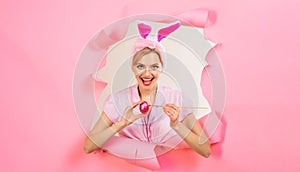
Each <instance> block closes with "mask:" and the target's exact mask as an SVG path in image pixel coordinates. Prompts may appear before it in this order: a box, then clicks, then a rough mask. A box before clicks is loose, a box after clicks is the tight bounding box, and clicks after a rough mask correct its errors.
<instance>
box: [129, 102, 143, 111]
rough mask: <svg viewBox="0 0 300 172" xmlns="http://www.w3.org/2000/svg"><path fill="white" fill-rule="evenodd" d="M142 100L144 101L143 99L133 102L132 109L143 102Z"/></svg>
mask: <svg viewBox="0 0 300 172" xmlns="http://www.w3.org/2000/svg"><path fill="white" fill-rule="evenodd" d="M142 102H143V101H142V100H141V101H138V102H135V103H132V104H131V108H132V109H133V108H135V107H136V106H137V105H139V104H141V103H142Z"/></svg>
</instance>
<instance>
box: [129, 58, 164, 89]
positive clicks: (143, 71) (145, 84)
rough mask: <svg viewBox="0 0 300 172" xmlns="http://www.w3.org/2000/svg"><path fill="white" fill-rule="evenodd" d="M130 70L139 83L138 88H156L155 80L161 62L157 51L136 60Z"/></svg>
mask: <svg viewBox="0 0 300 172" xmlns="http://www.w3.org/2000/svg"><path fill="white" fill-rule="evenodd" d="M132 71H133V72H134V74H135V78H136V80H137V83H138V85H139V88H140V90H154V89H156V85H157V80H158V78H159V75H160V72H161V71H162V64H161V61H160V58H159V56H158V54H157V53H155V52H150V53H149V54H146V55H144V56H143V57H141V58H140V59H139V60H137V61H136V62H135V63H134V64H133V66H132Z"/></svg>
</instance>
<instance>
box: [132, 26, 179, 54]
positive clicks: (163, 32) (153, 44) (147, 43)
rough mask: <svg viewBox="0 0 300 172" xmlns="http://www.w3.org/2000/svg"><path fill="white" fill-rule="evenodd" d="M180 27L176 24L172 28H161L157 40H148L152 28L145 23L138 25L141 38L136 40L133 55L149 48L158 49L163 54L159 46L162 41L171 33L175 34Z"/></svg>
mask: <svg viewBox="0 0 300 172" xmlns="http://www.w3.org/2000/svg"><path fill="white" fill-rule="evenodd" d="M179 27H180V23H179V22H176V23H175V24H172V25H170V26H167V27H164V28H161V29H159V30H158V32H157V37H156V38H157V40H151V39H147V37H148V35H149V34H150V33H151V30H152V28H151V26H149V25H147V24H145V23H139V24H138V30H139V34H140V38H139V39H137V40H136V42H135V47H134V51H133V55H135V54H136V53H137V52H138V51H141V50H142V49H144V48H146V47H148V48H150V49H157V50H158V51H159V52H162V47H161V45H159V43H160V42H161V40H163V39H164V38H166V37H167V36H168V35H169V34H170V33H172V32H174V31H175V30H176V29H178V28H179Z"/></svg>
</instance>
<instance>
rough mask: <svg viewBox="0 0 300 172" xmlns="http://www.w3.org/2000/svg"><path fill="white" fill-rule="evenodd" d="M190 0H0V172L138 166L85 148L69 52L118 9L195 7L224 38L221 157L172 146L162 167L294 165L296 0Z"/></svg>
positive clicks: (298, 82)
mask: <svg viewBox="0 0 300 172" xmlns="http://www.w3.org/2000/svg"><path fill="white" fill-rule="evenodd" d="M189 1H190V2H188V3H187V1H184V0H181V1H179V2H177V1H176V3H174V2H175V1H174V0H173V1H171V0H153V1H151V3H145V1H134V0H126V1H124V0H114V1H110V2H111V3H109V4H106V5H105V4H104V3H103V2H101V1H97V0H89V1H80V0H72V1H71V0H69V1H64V2H61V1H58V0H53V1H47V2H44V1H38V0H29V1H26V2H25V1H24V2H22V1H6V2H4V1H0V47H1V50H0V57H1V58H0V78H1V84H0V90H1V96H0V101H1V104H0V108H1V119H0V127H1V130H0V133H1V138H2V139H1V142H0V152H1V163H0V164H1V165H0V171H49V172H50V171H51V172H52V171H99V170H103V169H105V171H106V170H110V171H117V170H119V169H120V168H121V167H122V169H124V166H126V167H125V169H127V170H131V171H142V169H138V168H136V167H135V166H130V165H127V164H126V163H125V162H124V161H121V160H119V159H117V158H115V157H112V156H109V155H106V154H105V155H103V156H99V155H95V154H91V155H85V154H84V153H83V151H82V144H83V138H84V133H83V131H82V129H81V128H80V124H79V122H78V120H77V118H76V114H75V112H74V108H73V102H72V78H73V71H74V68H75V64H76V60H77V58H78V56H79V53H80V51H81V49H82V47H83V46H84V45H85V43H86V42H87V41H88V40H89V39H90V37H91V36H92V35H93V34H94V33H95V32H96V31H98V30H99V29H100V28H101V27H103V26H104V25H106V24H109V23H110V22H112V21H114V20H116V19H118V18H120V17H124V16H128V15H134V14H137V13H145V12H157V13H165V14H178V13H180V12H183V11H186V10H189V9H193V8H195V7H198V8H204V9H210V10H213V11H215V12H216V15H217V20H216V23H215V24H214V25H213V26H211V27H209V28H208V29H207V31H206V33H207V34H208V36H209V38H211V39H212V40H215V41H216V42H221V43H222V46H221V47H220V48H219V49H218V50H217V52H218V54H219V57H220V59H221V61H222V64H223V68H224V71H225V75H226V82H227V101H226V109H225V112H224V115H225V116H226V118H227V122H228V126H227V133H226V140H225V142H224V144H223V153H222V155H221V156H217V155H213V156H212V157H211V158H209V159H203V158H201V157H198V156H197V155H195V154H194V153H193V152H191V151H186V152H185V153H183V154H182V153H181V154H180V152H177V153H178V154H176V153H173V154H172V155H168V156H169V157H170V158H169V159H168V158H164V159H163V162H164V165H162V168H161V171H168V170H170V169H172V170H174V171H182V170H183V169H188V170H191V171H200V170H202V171H230V172H234V171H249V172H250V171H251V172H252V171H299V170H300V161H299V159H300V153H299V148H298V145H300V139H299V131H300V125H299V123H298V120H300V117H299V114H300V110H299V109H298V108H299V106H300V100H299V98H298V96H299V95H300V91H299V88H300V79H299V77H298V76H297V75H298V74H299V73H300V67H299V64H300V63H299V62H300V61H299V59H298V58H299V57H300V51H299V48H298V46H299V45H300V34H299V30H300V24H299V18H300V13H299V6H300V1H298V0H277V1H272V0H264V1H259V0H244V1H238V0H227V1H220V0H209V1H208V0H207V1H203V0H189ZM146 2H149V1H146ZM145 4H148V5H147V6H146V5H145ZM174 4H176V5H174ZM178 155H181V157H178ZM191 157H192V158H191ZM178 159H180V161H181V163H176V164H175V163H174V162H178ZM191 159H192V160H191Z"/></svg>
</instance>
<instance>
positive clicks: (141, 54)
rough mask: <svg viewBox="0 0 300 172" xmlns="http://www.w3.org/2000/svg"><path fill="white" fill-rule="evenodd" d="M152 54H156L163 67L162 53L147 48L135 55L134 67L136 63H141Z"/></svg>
mask: <svg viewBox="0 0 300 172" xmlns="http://www.w3.org/2000/svg"><path fill="white" fill-rule="evenodd" d="M150 53H156V54H157V55H158V58H159V61H160V63H161V64H162V65H163V61H162V57H161V54H160V52H159V51H157V50H156V49H151V48H149V47H145V48H144V49H142V50H141V51H138V52H137V53H135V55H134V56H133V59H132V64H133V65H134V64H136V62H137V61H139V60H140V59H141V58H142V57H143V56H145V55H147V54H150Z"/></svg>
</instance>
